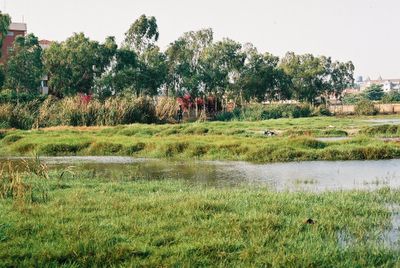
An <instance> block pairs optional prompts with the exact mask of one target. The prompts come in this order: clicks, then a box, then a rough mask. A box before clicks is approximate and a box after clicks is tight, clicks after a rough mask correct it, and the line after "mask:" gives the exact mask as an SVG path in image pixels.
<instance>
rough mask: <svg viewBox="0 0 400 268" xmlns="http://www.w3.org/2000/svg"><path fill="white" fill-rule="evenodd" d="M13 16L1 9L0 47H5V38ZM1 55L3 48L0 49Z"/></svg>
mask: <svg viewBox="0 0 400 268" xmlns="http://www.w3.org/2000/svg"><path fill="white" fill-rule="evenodd" d="M10 24H11V17H10V16H9V15H8V14H3V13H2V12H1V11H0V35H1V36H0V48H2V47H3V41H4V38H5V37H6V36H7V33H8V29H9V28H10ZM0 57H1V50H0Z"/></svg>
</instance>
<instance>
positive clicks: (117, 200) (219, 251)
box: [0, 171, 400, 267]
mask: <svg viewBox="0 0 400 268" xmlns="http://www.w3.org/2000/svg"><path fill="white" fill-rule="evenodd" d="M111 178H113V179H111ZM349 179H351V178H349ZM50 183H51V184H50V185H51V187H50V192H49V193H50V196H51V198H50V200H49V201H48V202H46V203H37V204H35V205H34V206H29V207H27V208H26V209H24V210H15V209H14V207H13V204H12V203H10V202H8V201H7V200H1V199H0V208H1V209H2V211H1V213H0V266H1V267H21V266H24V267H35V266H38V267H58V266H61V267H98V266H101V267H102V266H107V267H108V266H112V267H113V266H118V267H160V266H161V267H361V266H363V267H364V266H365V267H396V266H398V265H399V264H400V253H399V250H398V248H397V247H396V246H394V247H391V246H388V244H386V241H385V240H383V239H382V238H383V237H384V236H385V234H386V233H387V231H388V230H390V229H391V227H392V226H391V222H390V221H391V215H392V214H391V212H390V211H389V209H388V208H387V204H397V205H398V204H400V198H399V197H400V195H399V191H397V190H393V191H391V190H389V189H388V188H385V189H382V190H380V191H377V192H357V191H354V192H331V193H319V194H316V193H289V192H282V193H275V192H271V191H269V190H268V189H265V188H255V187H249V186H243V187H241V186H239V187H234V188H221V187H219V188H213V187H206V186H200V185H198V186H191V185H189V184H188V183H185V182H184V181H177V180H172V181H171V180H160V181H154V180H140V179H139V180H138V179H136V178H130V179H127V178H120V177H118V176H116V177H115V176H113V174H109V176H108V177H98V176H94V175H93V173H90V172H89V171H88V172H83V173H80V174H75V176H69V175H68V174H66V175H65V176H63V178H62V181H61V182H59V181H57V180H56V179H55V178H54V179H51V180H50ZM308 219H312V222H313V223H314V224H308V223H307V222H308V221H307V220H308ZM395 234H398V233H397V232H396V231H395ZM397 238H398V237H397ZM397 241H398V240H397Z"/></svg>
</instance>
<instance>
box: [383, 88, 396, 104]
mask: <svg viewBox="0 0 400 268" xmlns="http://www.w3.org/2000/svg"><path fill="white" fill-rule="evenodd" d="M382 101H383V102H384V103H392V102H400V92H399V91H394V90H391V91H390V92H388V93H385V95H384V96H383V98H382Z"/></svg>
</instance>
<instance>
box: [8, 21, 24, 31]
mask: <svg viewBox="0 0 400 268" xmlns="http://www.w3.org/2000/svg"><path fill="white" fill-rule="evenodd" d="M9 28H10V30H13V31H24V32H26V31H27V27H26V23H20V22H12V23H11V24H10V27H9Z"/></svg>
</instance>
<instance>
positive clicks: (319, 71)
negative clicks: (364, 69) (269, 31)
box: [280, 52, 354, 103]
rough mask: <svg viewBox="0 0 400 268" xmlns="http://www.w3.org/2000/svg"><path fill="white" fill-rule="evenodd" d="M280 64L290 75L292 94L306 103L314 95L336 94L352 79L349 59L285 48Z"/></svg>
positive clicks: (311, 101) (351, 82)
mask: <svg viewBox="0 0 400 268" xmlns="http://www.w3.org/2000/svg"><path fill="white" fill-rule="evenodd" d="M280 67H281V68H282V69H283V70H284V71H285V73H286V74H287V75H288V76H289V77H290V79H291V86H292V88H293V94H294V97H295V98H297V99H298V100H301V101H308V102H310V103H314V101H315V99H316V97H320V96H324V97H329V95H331V94H334V95H336V96H338V95H340V94H341V92H342V91H343V90H344V89H345V88H346V87H349V86H351V85H352V84H353V82H354V78H353V74H354V65H353V63H352V62H345V63H342V62H337V61H336V62H332V60H331V58H329V57H325V56H321V57H315V56H313V55H312V54H305V55H296V54H294V53H293V52H288V53H287V54H286V56H285V57H284V58H283V59H282V61H281V65H280Z"/></svg>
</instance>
